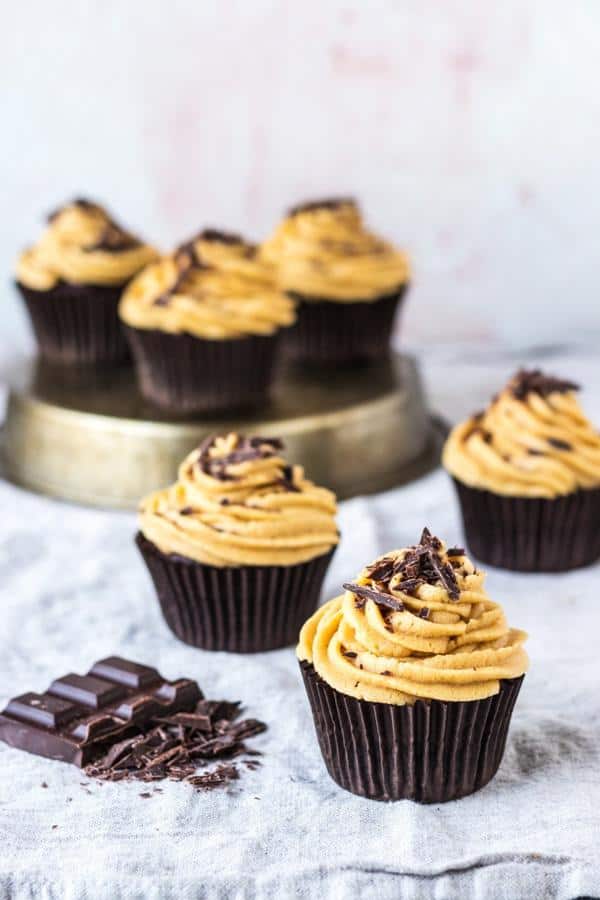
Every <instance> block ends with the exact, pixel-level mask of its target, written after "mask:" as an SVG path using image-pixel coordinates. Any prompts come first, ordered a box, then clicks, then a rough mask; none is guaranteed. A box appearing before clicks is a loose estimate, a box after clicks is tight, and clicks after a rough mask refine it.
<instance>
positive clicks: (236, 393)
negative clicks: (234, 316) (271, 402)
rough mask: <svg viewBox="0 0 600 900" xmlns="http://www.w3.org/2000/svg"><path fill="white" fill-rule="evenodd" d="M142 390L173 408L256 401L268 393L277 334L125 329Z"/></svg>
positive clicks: (253, 403) (242, 406)
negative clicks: (215, 335) (218, 335)
mask: <svg viewBox="0 0 600 900" xmlns="http://www.w3.org/2000/svg"><path fill="white" fill-rule="evenodd" d="M126 334H127V338H128V340H129V343H130V346H131V350H132V352H133V356H134V359H135V364H136V373H137V379H138V383H139V387H140V390H141V392H142V394H143V395H144V396H145V397H146V398H147V399H148V400H150V401H151V402H152V403H155V404H156V405H157V406H160V407H163V408H166V409H169V410H170V411H171V412H174V413H189V412H213V411H221V410H226V409H246V408H252V407H255V406H259V405H260V404H261V403H264V402H265V400H266V399H267V398H268V396H269V393H270V389H271V385H272V382H273V374H274V369H275V363H276V354H277V349H278V346H279V341H280V336H279V333H277V334H274V335H269V336H254V335H253V336H251V337H244V338H237V339H233V340H222V341H217V340H215V341H209V340H204V339H203V338H199V337H194V336H192V335H189V334H169V333H167V332H164V331H158V330H145V329H141V328H131V327H127V328H126Z"/></svg>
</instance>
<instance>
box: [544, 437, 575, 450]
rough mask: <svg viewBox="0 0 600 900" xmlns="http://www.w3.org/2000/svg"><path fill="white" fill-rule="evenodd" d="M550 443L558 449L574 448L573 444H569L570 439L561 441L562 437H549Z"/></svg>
mask: <svg viewBox="0 0 600 900" xmlns="http://www.w3.org/2000/svg"><path fill="white" fill-rule="evenodd" d="M547 440H548V443H549V444H550V446H551V447H556V449H557V450H572V449H573V446H572V445H571V444H569V442H568V441H561V440H560V438H553V437H549V438H548V439H547Z"/></svg>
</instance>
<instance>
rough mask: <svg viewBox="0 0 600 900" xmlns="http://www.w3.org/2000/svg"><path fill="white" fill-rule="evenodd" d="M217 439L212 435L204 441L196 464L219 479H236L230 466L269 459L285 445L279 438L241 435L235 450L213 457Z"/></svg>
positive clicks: (207, 473)
mask: <svg viewBox="0 0 600 900" xmlns="http://www.w3.org/2000/svg"><path fill="white" fill-rule="evenodd" d="M215 441H216V437H215V436H211V437H209V438H206V439H205V440H204V441H203V442H202V444H201V445H200V447H199V448H198V459H197V462H196V465H197V466H198V467H199V468H200V469H201V470H202V471H203V472H204V473H205V475H209V476H210V477H211V478H215V479H217V480H218V481H235V480H236V476H235V475H232V474H231V473H230V472H228V471H227V469H228V467H229V466H235V465H239V464H240V463H244V462H251V461H252V460H255V459H269V458H270V457H272V456H277V454H278V452H279V451H280V450H282V449H283V446H284V445H283V442H282V441H281V440H280V439H279V438H262V437H245V436H243V435H240V436H239V439H238V443H237V446H236V448H235V450H232V451H231V453H228V454H227V455H226V456H215V457H213V456H211V455H210V451H211V450H212V448H213V446H214V444H215ZM284 478H285V473H284ZM290 489H294V488H290Z"/></svg>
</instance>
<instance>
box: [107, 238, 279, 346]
mask: <svg viewBox="0 0 600 900" xmlns="http://www.w3.org/2000/svg"><path fill="white" fill-rule="evenodd" d="M119 314H120V316H121V318H122V319H123V321H124V322H126V323H127V324H128V325H130V326H132V327H133V328H145V329H159V330H161V331H167V332H170V333H181V332H185V333H187V334H191V335H195V336H196V337H201V338H205V339H207V340H227V339H230V338H239V337H244V336H247V335H271V334H274V333H275V332H276V331H277V330H278V329H279V328H283V327H286V326H288V325H292V324H293V322H294V320H295V313H294V304H293V302H292V301H291V300H290V298H289V297H287V296H286V295H285V294H284V293H282V292H281V291H280V290H278V288H277V287H276V284H275V275H274V271H273V269H272V267H271V266H270V265H269V264H268V263H266V262H265V261H263V260H261V259H259V257H258V254H257V249H256V247H255V246H254V245H253V244H248V243H247V242H245V241H244V240H243V239H242V238H241V237H239V236H238V235H231V234H226V233H223V232H218V231H214V230H207V231H204V232H202V233H201V234H199V235H198V236H197V237H195V238H193V239H192V240H191V241H189V242H188V243H186V244H183V245H182V246H181V247H179V248H178V249H177V250H176V251H175V253H174V254H172V255H171V256H168V257H165V258H163V259H161V260H159V261H158V262H156V263H154V264H153V265H150V266H148V268H147V269H145V270H144V271H143V272H141V273H140V275H138V277H137V278H135V279H134V281H132V283H131V284H130V285H129V287H128V289H127V290H126V291H125V293H124V295H123V297H122V299H121V304H120V308H119Z"/></svg>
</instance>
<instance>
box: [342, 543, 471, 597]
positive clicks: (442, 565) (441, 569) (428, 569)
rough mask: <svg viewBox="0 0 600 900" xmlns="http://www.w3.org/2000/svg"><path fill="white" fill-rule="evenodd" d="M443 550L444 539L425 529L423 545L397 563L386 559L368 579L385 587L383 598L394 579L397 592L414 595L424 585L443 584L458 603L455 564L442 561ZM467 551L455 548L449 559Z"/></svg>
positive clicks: (375, 568)
mask: <svg viewBox="0 0 600 900" xmlns="http://www.w3.org/2000/svg"><path fill="white" fill-rule="evenodd" d="M441 551H442V542H441V541H440V539H439V538H437V537H435V536H434V535H432V534H431V532H430V531H429V529H428V528H424V529H423V532H422V534H421V538H420V541H419V543H418V544H417V545H416V546H414V547H410V548H409V549H408V550H407V552H406V553H405V555H404V557H403V558H401V559H397V560H393V559H391V558H390V557H384V558H383V559H381V560H379V561H378V562H375V563H374V564H373V565H372V566H370V567H369V568H368V569H367V570H366V571H367V576H368V577H370V578H372V579H373V581H375V582H377V583H378V585H379V584H381V588H382V591H381V592H380V596H384V597H385V596H389V594H388V593H387V591H388V590H389V589H390V583H391V582H392V580H393V581H394V590H395V591H402V592H403V593H405V594H412V593H413V592H414V591H416V590H417V588H419V587H420V586H421V585H422V584H431V585H437V584H441V585H442V587H443V588H444V590H445V591H446V593H447V594H448V596H449V597H450V599H451V600H458V598H459V596H460V589H459V587H458V582H457V580H456V575H455V573H454V569H453V567H452V563H451V562H445V561H444V560H443V559H442V557H441ZM464 552H465V551H464V549H463V548H462V547H452V548H451V549H450V550H448V551H447V556H448V557H451V556H463V555H464ZM345 587H346V585H345ZM350 589H352V588H350ZM361 590H363V591H364V590H369V589H364V588H362V589H361ZM355 593H356V592H355ZM375 593H377V592H375ZM372 599H374V598H372ZM363 605H364V603H363ZM388 605H389V604H388Z"/></svg>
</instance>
